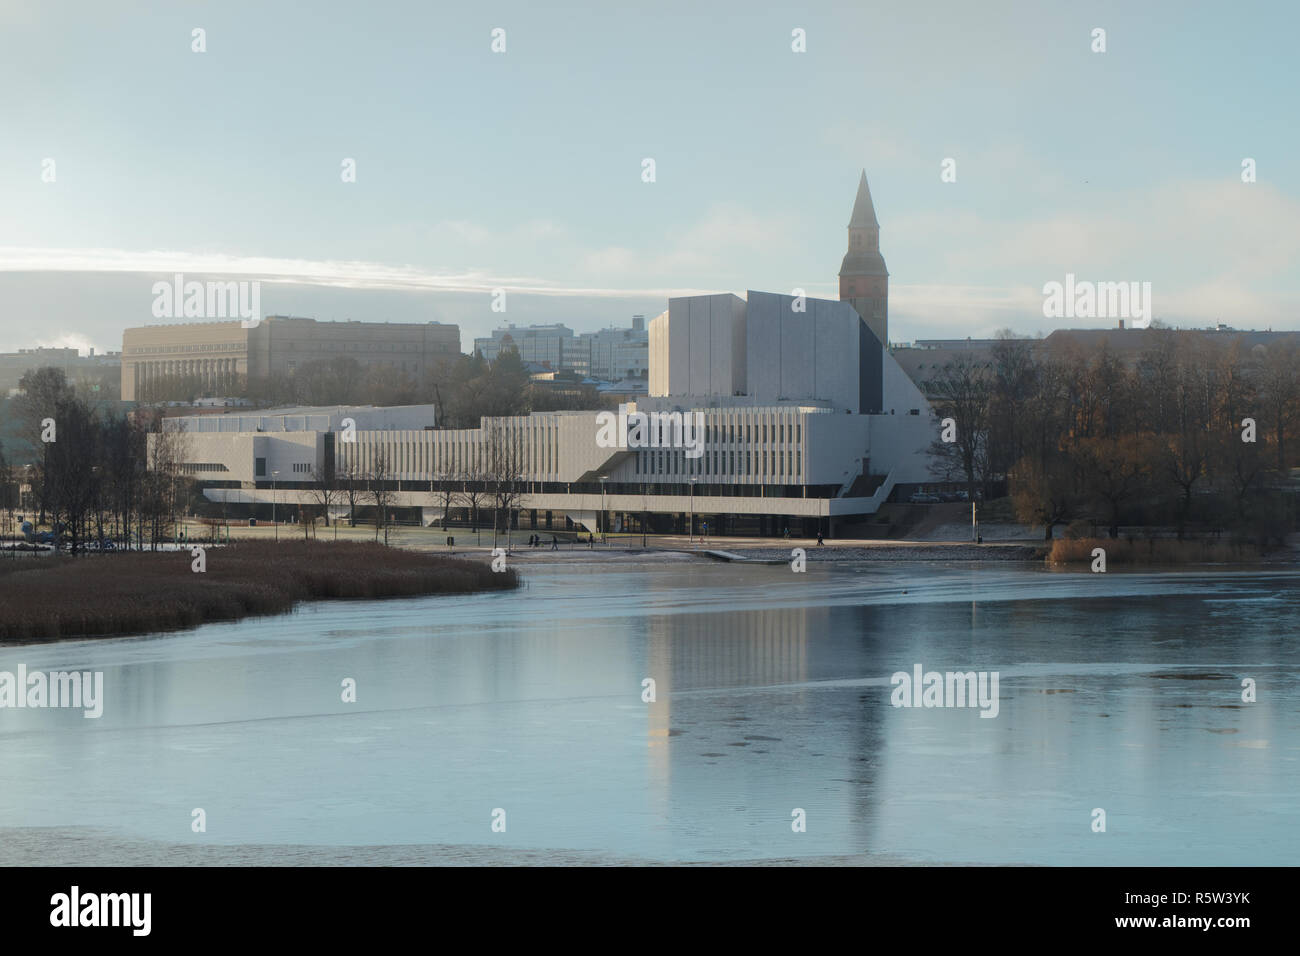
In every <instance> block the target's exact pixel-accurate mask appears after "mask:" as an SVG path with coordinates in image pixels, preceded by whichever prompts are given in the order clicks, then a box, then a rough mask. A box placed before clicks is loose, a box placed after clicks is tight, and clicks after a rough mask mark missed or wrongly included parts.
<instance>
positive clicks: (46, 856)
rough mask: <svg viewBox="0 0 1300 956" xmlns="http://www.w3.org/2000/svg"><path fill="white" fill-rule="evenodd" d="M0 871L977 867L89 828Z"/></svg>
mask: <svg viewBox="0 0 1300 956" xmlns="http://www.w3.org/2000/svg"><path fill="white" fill-rule="evenodd" d="M0 847H3V850H0V866H54V867H79V866H133V867H134V866H140V867H149V866H160V867H161V866H212V867H218V866H232V867H233V866H238V867H243V866H620V867H627V866H647V867H660V866H724V867H730V866H764V867H767V866H979V865H982V864H977V863H936V862H930V861H925V860H913V859H908V858H902V857H897V856H892V855H887V854H873V853H836V854H829V855H823V856H807V857H755V858H752V859H751V858H743V859H729V860H700V859H680V860H677V859H660V858H657V857H638V856H629V855H615V854H610V853H607V852H603V851H600V850H574V849H563V848H553V847H537V848H534V847H518V846H492V845H490V844H481V843H467V844H458V843H412V844H409V845H407V844H358V845H353V846H332V845H322V846H316V845H313V844H303V843H286V844H275V843H244V844H241V843H234V844H225V843H222V844H215V843H206V842H200V841H199V840H195V841H194V842H193V843H174V842H167V841H162V840H151V839H147V838H132V837H125V836H120V835H117V834H111V833H105V832H103V831H100V830H98V829H97V828H94V827H75V826H74V827H6V828H3V829H0Z"/></svg>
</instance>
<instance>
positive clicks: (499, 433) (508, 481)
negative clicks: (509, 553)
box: [483, 419, 527, 548]
mask: <svg viewBox="0 0 1300 956" xmlns="http://www.w3.org/2000/svg"><path fill="white" fill-rule="evenodd" d="M483 424H484V429H483V430H484V436H483V438H484V453H485V459H486V460H485V466H486V472H487V487H488V494H489V496H490V497H491V500H492V546H493V547H494V548H495V547H496V542H497V534H498V533H499V532H500V531H501V530H505V532H506V547H507V548H509V547H510V513H511V511H512V510H513V509H514V508H517V507H519V505H521V504H522V503H523V500H524V497H525V491H526V487H527V486H526V484H525V482H524V475H525V468H526V465H525V452H524V442H523V435H522V432H521V430H520V428H519V427H518V426H516V425H515V423H514V422H512V421H510V420H509V419H504V420H500V419H497V420H493V419H488V420H485V421H484V423H483ZM503 512H504V514H505V524H506V526H505V528H504V529H502V528H501V516H502V513H503Z"/></svg>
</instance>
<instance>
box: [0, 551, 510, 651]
mask: <svg viewBox="0 0 1300 956" xmlns="http://www.w3.org/2000/svg"><path fill="white" fill-rule="evenodd" d="M192 561H193V558H192V557H191V554H190V552H189V551H188V550H185V551H165V552H156V553H155V552H125V553H116V554H101V555H87V556H83V557H77V558H73V557H64V556H60V557H49V558H26V559H22V560H19V561H15V562H5V563H6V564H8V565H9V567H5V568H3V569H0V642H20V641H38V640H53V639H58V638H67V637H97V636H108V635H120V634H143V633H149V632H153V631H168V630H175V629H178V628H187V627H195V626H197V625H199V624H203V623H206V622H208V621H230V620H237V619H239V618H243V617H249V616H252V615H265V614H284V613H287V612H289V611H291V610H293V607H294V605H296V604H297V603H298V602H299V601H313V600H356V599H366V598H389V597H413V596H417V595H429V594H468V593H472V592H476V591H488V590H506V589H511V588H515V587H518V586H519V579H518V576H517V575H516V573H515V572H514V571H513V570H506V571H504V572H493V571H492V570H491V567H490V565H489V564H488V563H486V562H481V561H472V560H466V559H464V558H452V557H439V556H433V555H428V554H422V553H419V552H415V551H402V550H399V549H397V548H388V547H385V546H383V545H380V544H373V543H361V542H339V543H324V542H315V541H293V542H290V541H285V542H281V543H279V544H276V543H273V542H263V541H256V542H253V541H248V542H238V543H235V544H232V545H229V546H226V547H210V548H208V549H207V552H206V566H207V570H206V571H204V572H202V573H196V572H194V571H193V570H192V569H191V562H192Z"/></svg>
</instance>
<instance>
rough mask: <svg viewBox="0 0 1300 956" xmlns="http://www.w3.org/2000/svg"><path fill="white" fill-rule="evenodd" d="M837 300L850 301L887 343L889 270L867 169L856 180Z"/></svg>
mask: <svg viewBox="0 0 1300 956" xmlns="http://www.w3.org/2000/svg"><path fill="white" fill-rule="evenodd" d="M840 301H841V302H848V303H850V304H851V305H852V306H853V308H855V309H857V312H858V315H860V316H862V318H863V320H864V321H865V322H866V323H867V327H868V328H870V329H871V331H872V332H874V333H875V335H876V338H878V339H879V340H880V344H881V345H882V346H886V347H888V345H889V271H888V270H887V269H886V268H885V260H884V259H883V258H882V257H881V255H880V223H879V222H877V221H876V207H875V206H874V205H873V204H872V202H871V187H869V186H868V185H867V171H866V170H865V169H864V170H863V171H862V178H861V179H860V180H858V196H857V199H855V200H854V201H853V215H852V217H851V218H850V219H849V251H848V252H846V253H845V254H844V261H843V262H842V263H841V264H840Z"/></svg>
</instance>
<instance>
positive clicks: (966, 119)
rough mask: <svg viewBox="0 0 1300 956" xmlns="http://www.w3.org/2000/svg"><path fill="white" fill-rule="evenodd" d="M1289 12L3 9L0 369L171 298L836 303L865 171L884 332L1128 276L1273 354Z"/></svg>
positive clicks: (1054, 7) (317, 305)
mask: <svg viewBox="0 0 1300 956" xmlns="http://www.w3.org/2000/svg"><path fill="white" fill-rule="evenodd" d="M1298 11H1300V5H1298V4H1295V3H1292V2H1274V3H1262V2H1254V3H1252V2H1234V3H1232V4H1227V3H1222V2H1215V3H1209V2H1205V3H1202V2H1143V3H1140V4H1134V3H1128V2H1123V3H1091V2H1086V0H1085V2H1078V3H1073V2H1072V3H1046V2H1041V0H1038V2H1024V3H1012V2H1006V3H1000V2H990V3H979V4H974V3H969V2H967V0H959V2H943V3H939V2H932V3H922V2H901V3H889V2H844V3H816V2H805V3H776V2H767V0H745V2H722V0H715V2H706V0H692V2H685V3H678V2H672V0H666V2H656V3H653V4H641V5H625V4H608V3H603V2H596V0H592V2H584V3H539V2H537V0H530V2H526V3H498V2H482V3H464V4H456V3H436V4H431V3H427V2H410V3H408V2H389V0H367V2H365V3H341V2H334V0H319V2H313V3H312V4H310V5H307V4H302V3H285V2H280V0H258V2H244V0H221V2H219V3H218V2H216V0H207V2H176V0H171V2H157V3H152V2H137V0H114V2H112V3H103V2H102V0H91V2H80V0H78V2H50V0H30V2H26V0H0V86H2V88H3V89H4V90H6V95H5V96H4V97H3V98H0V351H8V350H12V349H15V348H30V347H33V346H36V345H74V346H77V347H79V348H82V349H85V348H89V347H94V348H96V349H97V350H99V351H104V350H109V349H114V350H115V349H119V348H120V347H121V331H122V329H123V328H125V327H128V326H134V325H146V324H152V323H155V322H158V321H160V320H158V319H155V318H154V317H153V316H152V313H151V306H152V304H153V299H154V295H153V291H152V286H153V283H154V282H155V281H158V280H159V279H164V278H165V279H170V278H171V276H172V275H174V274H175V273H178V272H179V273H183V274H184V275H185V277H186V278H187V279H198V280H203V279H248V280H256V281H259V282H261V284H262V285H261V303H262V311H263V312H264V313H266V314H277V313H278V314H293V315H309V316H314V317H315V318H318V319H335V320H337V319H359V320H364V321H409V322H423V321H429V320H436V321H443V322H455V323H458V324H459V325H460V326H461V335H462V347H463V348H465V349H469V348H470V347H471V344H472V339H473V337H474V336H476V335H486V334H487V333H488V332H489V330H491V329H492V328H494V327H497V326H499V325H501V324H503V323H504V322H513V323H515V324H517V325H526V324H530V323H534V322H563V323H565V324H567V325H569V326H570V327H571V328H574V329H575V330H576V331H589V330H593V329H597V328H603V327H606V326H610V325H619V326H626V325H628V324H629V320H630V317H631V316H632V315H633V314H634V313H643V314H646V315H647V316H653V315H655V314H658V313H659V312H661V311H663V310H664V309H665V308H666V307H667V299H668V297H669V296H670V295H676V294H690V293H694V292H727V291H730V292H736V293H738V294H743V293H744V291H745V290H746V289H761V290H766V291H773V292H787V293H788V292H791V291H792V290H794V289H796V288H798V289H804V290H805V291H806V293H807V294H808V295H813V296H824V297H828V298H836V297H837V280H836V273H837V272H838V270H839V265H840V260H841V258H842V257H843V255H844V252H845V247H846V236H847V234H846V229H845V227H846V226H847V224H848V218H849V213H850V211H851V209H852V206H853V198H854V193H855V190H856V186H857V181H858V176H859V174H860V172H861V171H862V170H863V169H865V170H866V172H867V175H868V178H869V180H870V183H871V192H872V196H873V198H874V200H875V205H876V213H877V216H878V218H879V220H880V223H881V251H882V253H883V254H884V257H885V260H886V262H887V264H888V267H889V271H890V302H889V312H890V338H891V339H892V340H895V341H910V340H914V339H918V338H936V337H965V336H968V335H969V336H976V337H980V336H985V335H989V334H992V333H993V332H994V331H995V330H997V329H1000V328H1010V329H1012V330H1013V331H1016V332H1018V333H1021V334H1030V335H1032V334H1037V333H1039V332H1047V331H1051V330H1052V329H1053V328H1056V327H1058V326H1061V325H1074V326H1076V327H1087V326H1088V324H1089V323H1090V322H1091V323H1095V324H1097V325H1112V324H1113V321H1112V320H1101V319H1096V320H1073V321H1070V320H1055V319H1047V318H1044V317H1043V312H1042V306H1043V285H1044V284H1045V283H1047V282H1051V281H1062V280H1063V279H1064V277H1065V275H1066V274H1067V273H1072V274H1074V275H1075V276H1076V277H1078V278H1079V279H1091V280H1095V281H1143V282H1150V283H1151V289H1152V300H1153V306H1154V315H1155V317H1156V318H1158V319H1161V320H1163V321H1166V322H1168V323H1170V324H1173V325H1193V326H1203V325H1206V324H1212V323H1214V322H1226V323H1228V324H1229V325H1233V326H1235V327H1238V328H1261V329H1262V328H1276V329H1284V328H1285V329H1295V328H1300V268H1298V267H1297V263H1298V262H1300V186H1298V185H1297V184H1298V183H1300V124H1298V123H1297V122H1296V121H1295V117H1296V112H1297V111H1296V103H1295V100H1296V93H1297V90H1298V89H1300V82H1298V81H1300V65H1297V63H1298V58H1297V57H1296V56H1295V54H1294V45H1295V37H1296V36H1297V34H1298V33H1300V12H1298ZM1098 28H1100V29H1104V30H1105V43H1106V49H1105V52H1094V50H1093V47H1094V46H1095V45H1096V40H1095V38H1094V30H1096V29H1098ZM195 29H202V30H203V31H204V34H203V39H204V41H205V46H206V49H205V52H195V50H194V49H193V47H194V45H195V39H194V34H193V31H194V30H195ZM496 29H500V30H504V31H505V34H504V40H505V51H504V52H493V50H492V44H493V31H494V30H496ZM795 30H802V31H804V35H805V36H806V51H805V52H795V51H794V50H793V49H792V44H793V43H794V40H793V38H792V31H795ZM647 158H649V159H653V160H654V164H655V169H654V172H655V176H654V181H653V182H646V181H644V177H643V161H644V160H645V159H647ZM1247 158H1249V159H1253V160H1254V162H1255V176H1256V181H1255V182H1251V183H1244V182H1243V181H1242V163H1243V160H1245V159H1247ZM348 159H350V160H354V161H355V169H356V176H355V182H344V181H343V178H344V177H343V175H342V169H343V164H344V161H345V160H348ZM946 159H952V160H954V161H955V171H956V181H955V182H944V181H943V180H942V177H941V172H942V168H943V163H944V161H945V160H946ZM50 160H52V161H53V166H52V170H53V177H52V178H53V181H47V180H48V179H50V178H51V177H50V176H49V171H50V169H51V166H50V163H49V162H48V161H50ZM497 288H503V289H505V290H506V292H507V296H506V300H505V302H506V311H505V313H504V314H502V313H500V312H494V311H492V302H493V296H492V294H491V290H493V289H497Z"/></svg>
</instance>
